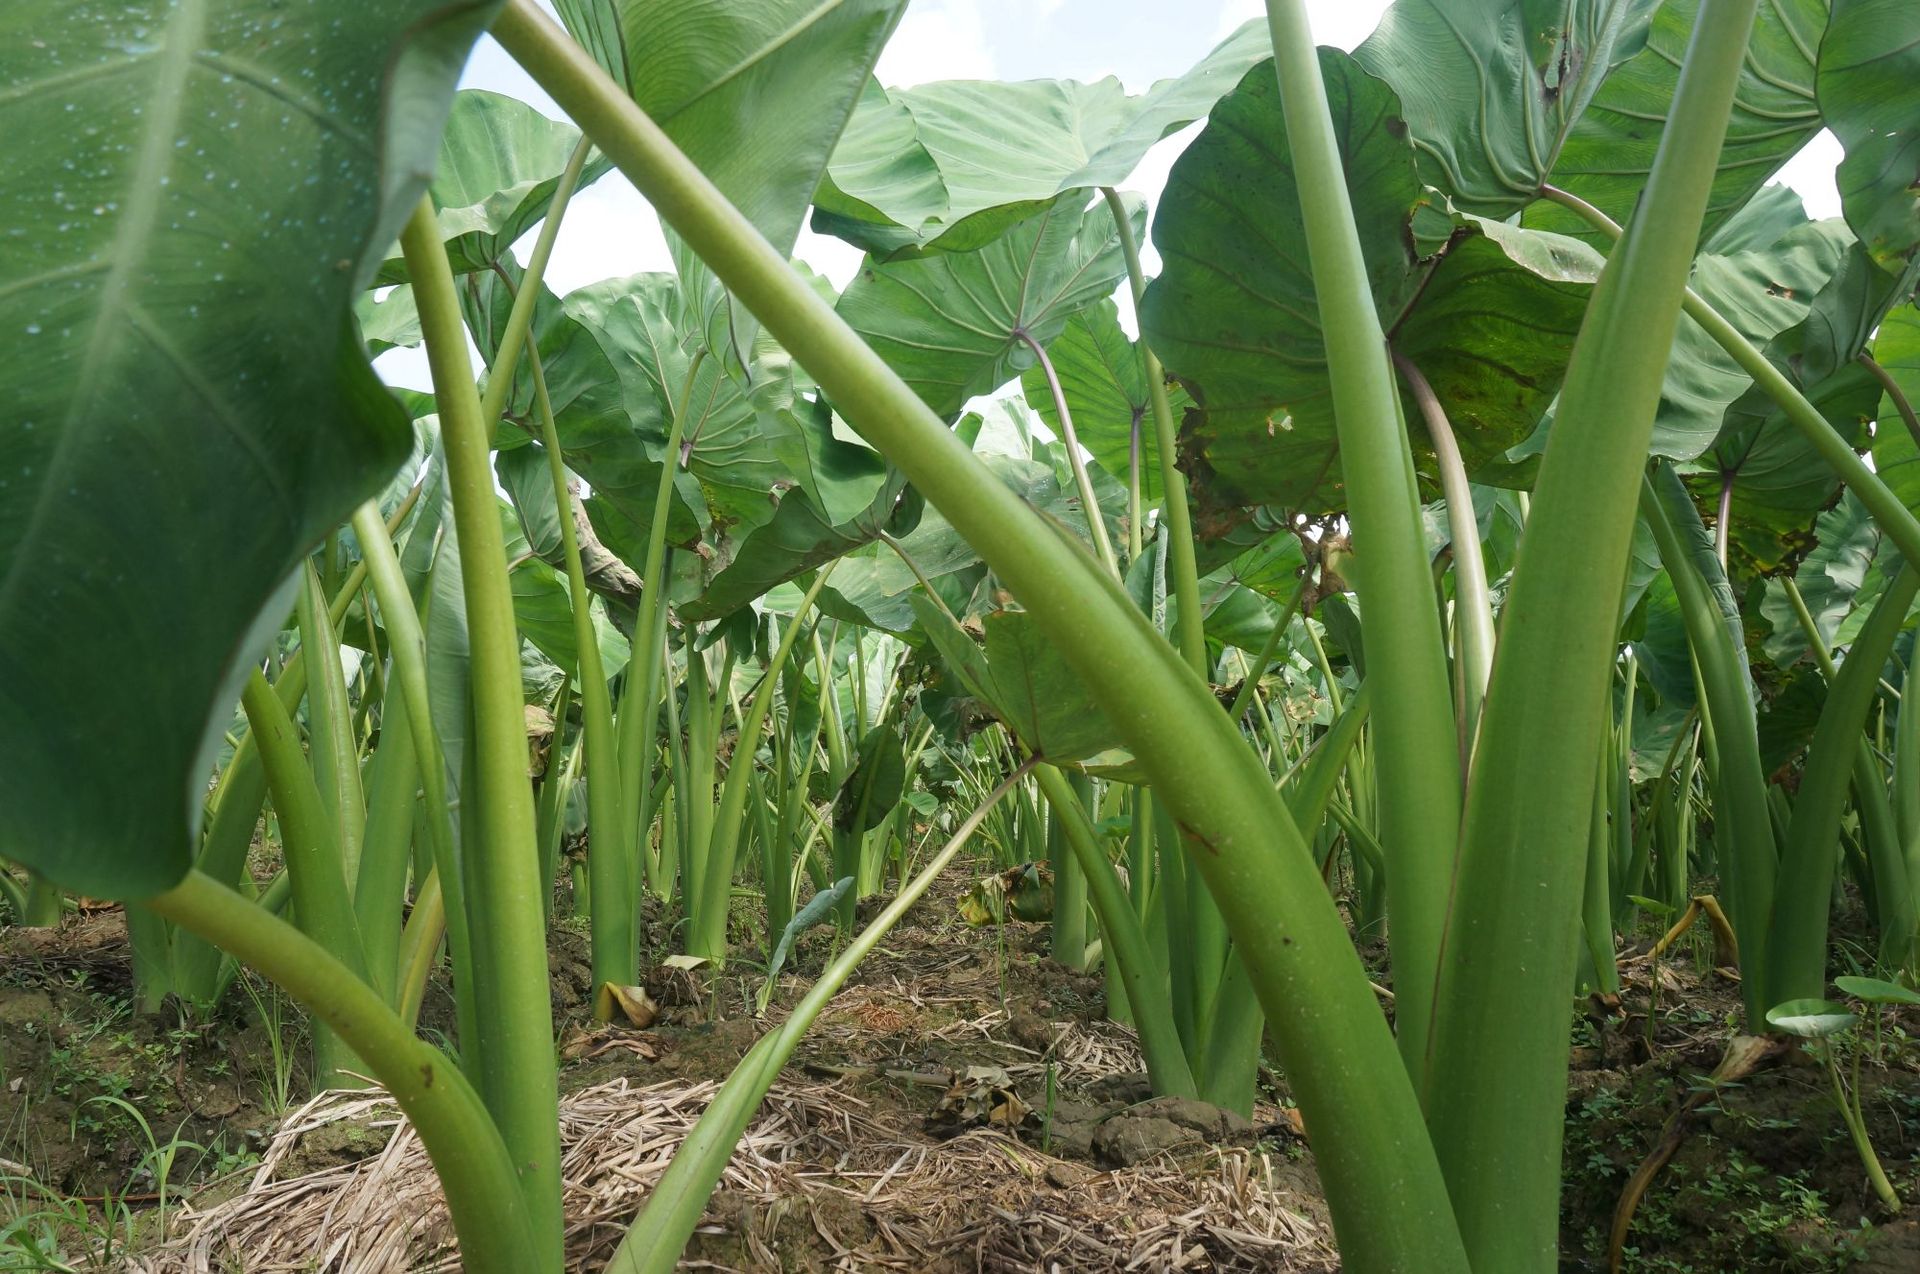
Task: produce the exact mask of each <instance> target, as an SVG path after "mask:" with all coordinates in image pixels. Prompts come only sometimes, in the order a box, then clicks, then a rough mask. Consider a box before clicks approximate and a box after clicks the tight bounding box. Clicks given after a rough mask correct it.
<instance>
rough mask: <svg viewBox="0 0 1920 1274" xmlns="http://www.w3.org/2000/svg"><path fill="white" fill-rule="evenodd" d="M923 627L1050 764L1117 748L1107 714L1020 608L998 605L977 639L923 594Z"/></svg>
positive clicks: (972, 688)
mask: <svg viewBox="0 0 1920 1274" xmlns="http://www.w3.org/2000/svg"><path fill="white" fill-rule="evenodd" d="M913 609H914V613H915V614H916V615H918V617H919V619H920V626H921V628H922V630H923V631H925V632H926V634H927V636H928V637H929V639H931V641H932V643H933V645H934V647H935V648H936V649H937V650H939V652H940V656H941V658H942V659H943V660H944V661H945V662H946V664H947V667H948V668H950V669H952V671H953V673H954V675H955V676H957V677H958V678H959V679H960V681H961V682H962V683H963V684H964V685H965V686H966V688H967V692H968V693H969V694H971V695H973V697H974V698H976V699H979V700H980V701H981V702H982V703H985V704H986V705H987V706H988V708H990V709H991V710H992V711H993V714H994V715H995V716H997V717H999V718H1000V720H1001V721H1002V722H1003V723H1004V724H1005V725H1006V727H1007V728H1008V729H1009V730H1011V731H1013V733H1014V734H1015V735H1016V736H1018V737H1019V739H1020V741H1021V742H1022V743H1024V744H1025V745H1026V746H1027V748H1028V749H1029V750H1030V751H1032V752H1034V753H1036V754H1038V755H1040V756H1042V757H1045V758H1046V759H1047V760H1048V761H1050V762H1052V763H1053V764H1055V765H1066V764H1069V763H1071V762H1074V761H1081V760H1085V759H1087V758H1088V757H1092V756H1096V755H1098V754H1100V753H1102V752H1107V751H1111V750H1112V749H1114V748H1115V747H1117V746H1118V742H1119V736H1117V735H1116V734H1115V733H1114V731H1113V727H1112V726H1111V725H1110V724H1109V723H1108V721H1107V718H1106V715H1105V714H1104V713H1102V712H1101V711H1100V709H1099V707H1098V706H1097V705H1096V704H1095V703H1094V702H1093V700H1092V699H1091V698H1090V697H1089V696H1088V695H1087V693H1086V689H1085V687H1084V686H1083V685H1082V684H1081V682H1080V679H1079V678H1078V677H1076V676H1074V674H1073V672H1072V670H1071V669H1069V668H1068V667H1067V663H1066V660H1065V658H1064V657H1063V656H1062V655H1061V654H1060V652H1059V649H1058V648H1057V647H1056V646H1054V645H1053V644H1052V643H1051V642H1049V641H1047V639H1046V638H1045V636H1044V635H1042V633H1041V632H1040V630H1039V628H1038V627H1036V626H1035V625H1034V623H1033V621H1032V618H1031V617H1030V616H1029V615H1028V614H1027V613H1026V612H1025V611H1017V610H999V611H994V612H993V613H992V614H989V615H987V616H986V617H985V618H984V619H983V620H982V621H981V627H982V629H983V630H984V631H983V635H982V637H981V640H980V643H979V644H975V641H974V639H973V637H972V636H971V635H970V634H968V633H967V632H966V630H964V629H963V628H961V627H960V626H958V625H957V624H955V623H954V621H953V619H952V617H951V616H949V615H947V614H945V613H944V612H942V611H941V610H940V608H939V607H938V606H936V605H934V604H933V603H932V602H930V601H928V600H927V598H926V597H925V596H923V595H921V594H915V595H914V597H913Z"/></svg>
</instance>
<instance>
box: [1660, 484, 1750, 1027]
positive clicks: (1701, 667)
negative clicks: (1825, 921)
mask: <svg viewBox="0 0 1920 1274" xmlns="http://www.w3.org/2000/svg"><path fill="white" fill-rule="evenodd" d="M1645 491H1646V493H1645V496H1644V502H1643V506H1642V507H1643V509H1644V511H1645V514H1646V519H1647V525H1648V526H1649V527H1650V528H1651V529H1652V531H1653V536H1654V540H1655V542H1656V543H1657V544H1658V545H1659V546H1660V559H1661V561H1662V563H1663V564H1664V565H1665V566H1666V568H1667V576H1668V578H1669V579H1671V580H1672V581H1673V589H1674V593H1675V594H1676V596H1677V597H1678V599H1679V602H1680V617H1681V622H1682V623H1683V624H1684V626H1685V627H1686V630H1687V644H1688V646H1689V647H1690V648H1691V649H1692V651H1693V660H1694V670H1695V678H1696V681H1697V683H1698V685H1699V687H1700V689H1701V694H1700V700H1701V702H1702V703H1703V704H1704V705H1705V712H1704V714H1703V719H1704V720H1705V721H1707V722H1710V723H1711V725H1712V727H1713V737H1714V740H1715V747H1716V755H1717V764H1716V766H1715V767H1714V782H1715V787H1716V791H1715V800H1714V821H1715V826H1716V835H1715V838H1714V842H1715V845H1716V847H1717V849H1718V855H1719V863H1720V874H1721V877H1722V880H1721V893H1722V895H1723V896H1724V897H1725V898H1726V902H1727V914H1728V916H1729V917H1730V918H1731V920H1732V922H1733V928H1734V932H1735V933H1736V934H1738V935H1739V938H1740V944H1741V947H1742V949H1743V950H1744V951H1746V953H1747V955H1746V958H1745V960H1744V961H1743V972H1744V975H1745V976H1744V977H1743V979H1742V981H1741V992H1742V996H1743V999H1744V1001H1745V1005H1746V1010H1747V1020H1748V1022H1749V1024H1750V1026H1751V1027H1752V1029H1754V1030H1758V1029H1760V1024H1761V1023H1763V1022H1765V1021H1766V1011H1767V1009H1769V1008H1771V1007H1772V1006H1773V1005H1774V1004H1775V1003H1777V1002H1778V1001H1779V999H1780V997H1779V996H1777V995H1774V994H1773V988H1772V987H1771V986H1769V985H1768V984H1767V972H1768V969H1769V967H1770V966H1769V963H1768V962H1767V961H1766V959H1765V958H1764V957H1763V954H1762V953H1763V952H1764V951H1765V949H1766V947H1767V945H1768V942H1769V934H1770V932H1771V921H1770V918H1771V916H1772V912H1773V906H1774V896H1775V895H1774V877H1775V873H1776V872H1777V870H1778V867H1779V860H1780V851H1779V842H1778V839H1777V837H1776V836H1775V833H1774V827H1773V820H1772V817H1771V815H1770V813H1769V811H1768V804H1767V781H1766V773H1765V771H1764V770H1763V769H1762V768H1761V763H1760V743H1759V735H1758V732H1757V731H1758V727H1757V725H1756V718H1755V714H1754V707H1753V698H1752V695H1751V693H1750V681H1749V674H1748V670H1747V665H1746V652H1745V646H1744V644H1743V641H1742V638H1741V634H1740V632H1739V615H1738V613H1737V612H1736V611H1735V610H1734V609H1733V603H1732V594H1731V593H1730V592H1729V591H1728V588H1727V584H1726V578H1725V577H1724V576H1721V575H1719V574H1718V571H1719V559H1718V558H1717V557H1716V556H1715V555H1714V552H1713V548H1712V545H1711V542H1710V541H1709V540H1708V539H1707V534H1706V529H1705V528H1704V527H1703V526H1702V525H1701V524H1700V517H1699V514H1698V513H1696V512H1695V511H1694V507H1693V499H1692V497H1691V496H1689V495H1688V494H1687V491H1686V488H1685V487H1684V486H1683V485H1682V484H1681V482H1680V479H1679V477H1678V476H1676V475H1675V474H1674V473H1673V471H1672V469H1670V468H1668V467H1666V466H1662V467H1661V469H1660V471H1659V474H1658V477H1657V479H1649V480H1648V483H1647V486H1646V489H1645Z"/></svg>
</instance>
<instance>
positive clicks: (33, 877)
mask: <svg viewBox="0 0 1920 1274" xmlns="http://www.w3.org/2000/svg"><path fill="white" fill-rule="evenodd" d="M61 898H62V894H61V892H60V886H58V885H56V884H54V883H53V882H52V881H51V880H48V879H47V878H46V877H45V876H42V875H41V874H40V873H39V872H37V871H31V870H29V871H28V872H27V890H26V897H25V900H24V901H23V902H22V903H21V904H20V923H21V924H23V925H25V926H27V927H28V928H31V929H53V928H57V927H58V926H59V924H60V916H61V914H62V910H63V907H62V903H61Z"/></svg>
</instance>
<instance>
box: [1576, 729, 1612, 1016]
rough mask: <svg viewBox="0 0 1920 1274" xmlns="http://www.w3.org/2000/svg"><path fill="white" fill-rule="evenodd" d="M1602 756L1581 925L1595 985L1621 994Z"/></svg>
mask: <svg viewBox="0 0 1920 1274" xmlns="http://www.w3.org/2000/svg"><path fill="white" fill-rule="evenodd" d="M1610 768H1611V767H1610V765H1609V763H1608V759H1607V758H1606V756H1604V755H1602V757H1601V758H1600V775H1601V778H1600V781H1599V782H1597V783H1595V784H1594V786H1593V816H1592V821H1591V823H1590V825H1589V830H1588V833H1587V887H1586V893H1585V896H1584V897H1583V899H1582V902H1581V928H1582V929H1583V930H1584V931H1585V934H1586V940H1587V956H1588V958H1589V959H1590V960H1591V961H1592V962H1593V976H1594V985H1595V987H1596V988H1597V989H1598V990H1601V991H1604V992H1606V993H1607V994H1609V995H1618V994H1620V966H1619V964H1618V963H1617V962H1616V961H1615V959H1614V954H1613V889H1612V882H1611V879H1610V873H1609V871H1608V865H1609V864H1608V828H1607V771H1608V770H1609V769H1610Z"/></svg>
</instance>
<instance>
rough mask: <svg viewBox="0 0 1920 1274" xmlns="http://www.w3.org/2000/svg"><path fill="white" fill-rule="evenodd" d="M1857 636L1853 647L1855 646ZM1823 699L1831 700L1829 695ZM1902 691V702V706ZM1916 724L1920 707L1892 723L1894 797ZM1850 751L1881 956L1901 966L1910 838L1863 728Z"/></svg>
mask: <svg viewBox="0 0 1920 1274" xmlns="http://www.w3.org/2000/svg"><path fill="white" fill-rule="evenodd" d="M1781 583H1783V584H1784V585H1785V586H1786V591H1787V600H1788V602H1789V603H1791V604H1792V606H1793V614H1794V618H1795V619H1796V620H1798V621H1799V624H1800V631H1801V632H1802V633H1804V634H1806V638H1807V648H1808V649H1809V650H1811V651H1812V652H1813V658H1814V662H1815V664H1817V665H1818V666H1819V668H1820V675H1821V676H1822V677H1823V678H1825V679H1826V682H1827V685H1828V686H1829V687H1831V686H1833V685H1834V683H1835V680H1836V679H1837V678H1838V677H1839V675H1840V670H1839V669H1838V668H1836V667H1834V663H1833V655H1832V653H1831V652H1830V651H1828V649H1827V639H1826V637H1825V636H1823V635H1822V634H1821V632H1820V627H1819V625H1818V624H1816V623H1814V621H1813V614H1812V612H1810V611H1809V610H1808V609H1807V602H1806V599H1805V598H1804V597H1802V596H1801V595H1800V586H1799V585H1798V584H1796V583H1794V581H1793V577H1792V576H1791V575H1788V576H1784V577H1782V580H1781ZM1858 648H1859V647H1858V641H1857V640H1856V642H1855V649H1858ZM1828 702H1832V701H1831V699H1829V701H1828ZM1904 702H1905V701H1904V697H1903V699H1902V704H1903V707H1904ZM1916 726H1920V713H1915V714H1913V716H1911V717H1909V715H1908V714H1907V713H1906V712H1905V711H1902V712H1901V714H1900V717H1899V720H1898V721H1897V722H1896V723H1895V726H1894V739H1895V742H1894V755H1893V788H1894V792H1893V795H1894V797H1895V798H1899V797H1901V796H1903V795H1907V796H1908V797H1909V798H1911V795H1912V794H1911V793H1908V792H1907V789H1906V786H1905V785H1906V784H1907V783H1908V782H1912V781H1913V779H1912V776H1911V773H1910V771H1911V769H1912V767H1913V764H1914V748H1915V746H1916V744H1915V741H1914V738H1913V735H1914V733H1915V731H1916ZM1853 742H1854V753H1853V791H1854V800H1855V802H1856V803H1857V805H1858V808H1859V811H1860V830H1861V833H1862V838H1863V839H1864V840H1865V841H1866V843H1867V859H1868V861H1869V863H1870V864H1871V865H1872V870H1873V882H1874V897H1875V901H1876V902H1877V904H1878V909H1877V911H1878V918H1879V921H1880V940H1881V958H1882V959H1883V960H1885V961H1886V962H1887V963H1888V964H1889V965H1890V966H1891V967H1894V968H1901V967H1904V966H1905V965H1906V963H1907V961H1908V960H1909V959H1910V958H1911V954H1912V949H1913V944H1914V940H1915V938H1916V936H1920V935H1916V933H1915V928H1914V925H1915V912H1914V888H1913V887H1914V880H1913V874H1912V872H1911V871H1910V870H1909V868H1908V857H1907V847H1908V846H1910V845H1911V844H1912V841H1911V839H1910V838H1909V837H1908V835H1907V834H1906V833H1905V831H1904V830H1903V829H1902V827H1901V824H1900V818H1899V807H1898V805H1897V804H1896V803H1895V801H1893V800H1889V799H1888V796H1887V787H1886V779H1885V776H1884V774H1883V773H1882V771H1881V768H1880V758H1879V757H1877V756H1876V755H1875V754H1874V749H1873V744H1872V743H1871V742H1869V741H1868V739H1867V738H1866V736H1865V735H1864V734H1863V735H1861V736H1860V737H1858V738H1856V739H1855V740H1854V741H1853Z"/></svg>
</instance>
